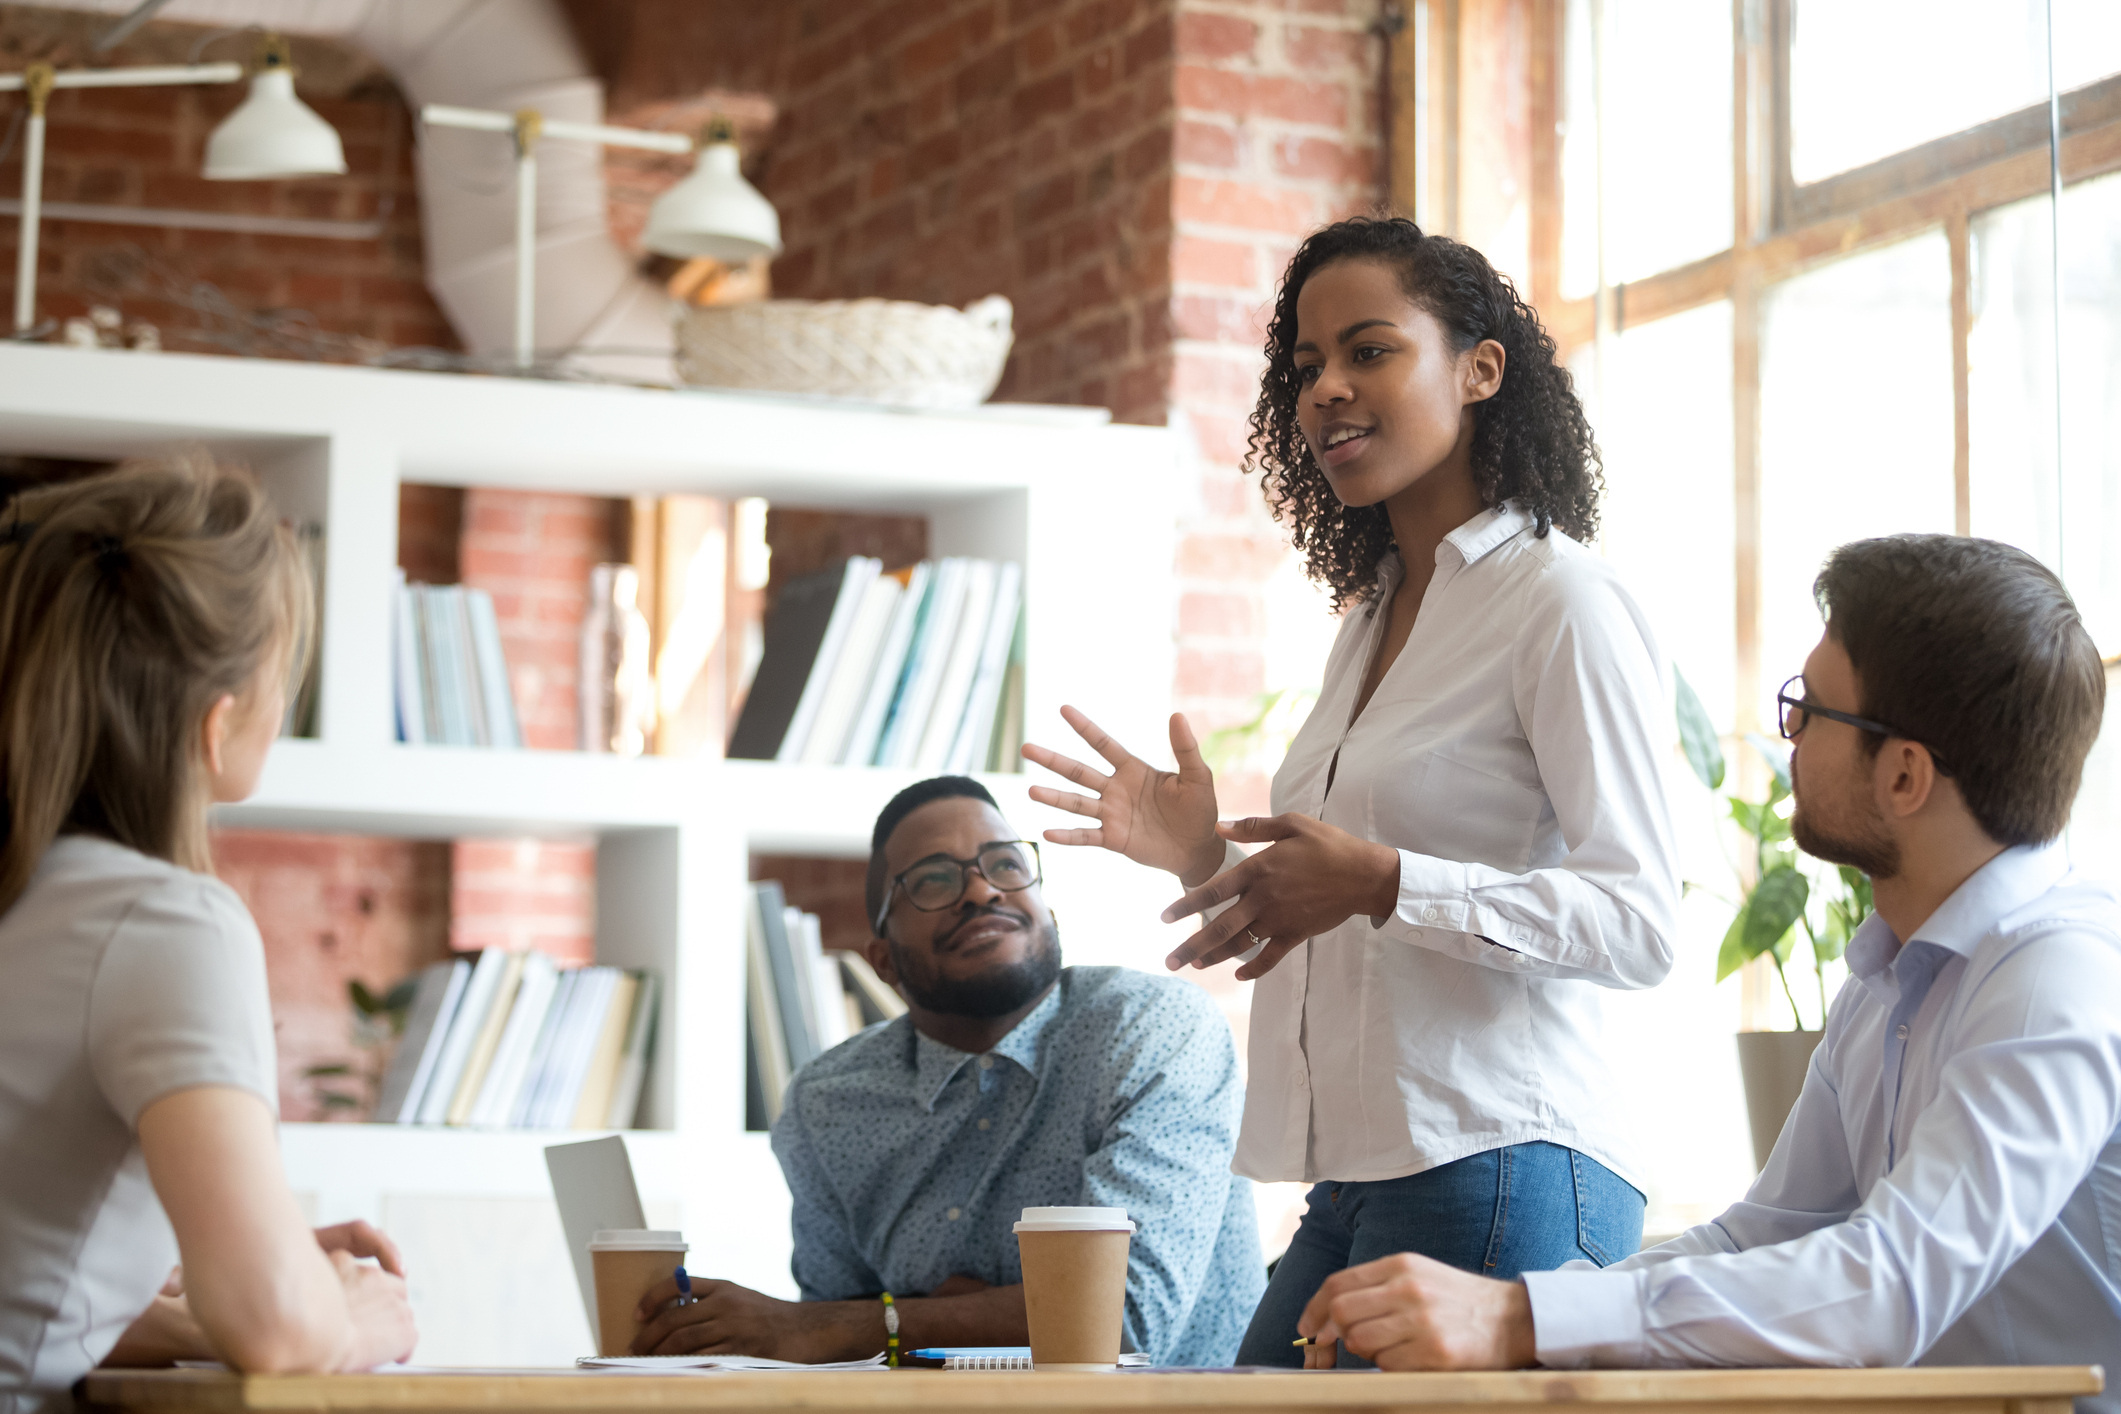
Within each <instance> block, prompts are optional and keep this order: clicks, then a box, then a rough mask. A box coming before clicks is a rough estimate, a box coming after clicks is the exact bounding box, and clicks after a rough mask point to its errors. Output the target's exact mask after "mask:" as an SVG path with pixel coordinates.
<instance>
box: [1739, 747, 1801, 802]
mask: <svg viewBox="0 0 2121 1414" xmlns="http://www.w3.org/2000/svg"><path fill="white" fill-rule="evenodd" d="M1745 739H1746V740H1747V741H1749V742H1751V743H1752V744H1753V750H1755V751H1757V752H1759V753H1760V759H1761V760H1763V761H1765V762H1767V763H1768V769H1769V770H1770V771H1773V772H1774V773H1775V784H1776V785H1778V786H1781V787H1782V795H1788V794H1789V793H1790V757H1789V753H1788V752H1786V751H1784V750H1783V749H1782V748H1781V747H1779V746H1777V745H1775V743H1774V742H1772V741H1769V740H1768V739H1767V738H1766V737H1764V736H1762V735H1761V734H1760V733H1759V732H1747V733H1746V734H1745ZM1781 798H1782V796H1776V797H1775V799H1777V800H1780V799H1781Z"/></svg>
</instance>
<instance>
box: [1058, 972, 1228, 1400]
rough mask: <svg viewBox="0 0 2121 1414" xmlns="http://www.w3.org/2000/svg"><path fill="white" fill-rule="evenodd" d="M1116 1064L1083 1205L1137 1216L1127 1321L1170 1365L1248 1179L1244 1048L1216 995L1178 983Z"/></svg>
mask: <svg viewBox="0 0 2121 1414" xmlns="http://www.w3.org/2000/svg"><path fill="white" fill-rule="evenodd" d="M1112 1064H1113V1066H1114V1067H1115V1070H1116V1085H1115V1093H1116V1094H1117V1095H1118V1096H1119V1100H1118V1103H1117V1105H1116V1108H1115V1111H1114V1113H1113V1114H1112V1116H1111V1118H1110V1120H1109V1122H1108V1123H1107V1125H1106V1127H1105V1130H1104V1133H1103V1135H1102V1136H1101V1137H1100V1139H1099V1142H1098V1143H1097V1146H1096V1147H1095V1149H1094V1150H1093V1151H1092V1152H1091V1153H1090V1155H1089V1157H1088V1158H1087V1160H1086V1161H1085V1163H1084V1166H1083V1178H1084V1185H1083V1186H1084V1196H1083V1202H1085V1203H1086V1204H1089V1205H1092V1206H1096V1207H1109V1208H1124V1209H1126V1211H1127V1215H1128V1217H1130V1218H1132V1219H1133V1221H1134V1223H1135V1226H1136V1232H1135V1234H1134V1238H1133V1243H1132V1246H1131V1248H1130V1251H1129V1254H1128V1261H1127V1304H1126V1314H1125V1330H1126V1334H1127V1337H1128V1339H1130V1340H1131V1341H1132V1342H1133V1344H1134V1348H1135V1349H1137V1350H1140V1351H1143V1352H1145V1353H1146V1354H1148V1355H1149V1357H1150V1358H1151V1359H1152V1360H1154V1361H1155V1362H1156V1363H1157V1364H1167V1363H1171V1356H1172V1354H1173V1352H1174V1348H1175V1346H1176V1344H1177V1342H1178V1341H1179V1340H1180V1338H1181V1336H1182V1335H1183V1334H1184V1333H1185V1330H1186V1326H1187V1319H1188V1317H1189V1316H1190V1315H1191V1313H1192V1311H1193V1307H1194V1305H1195V1303H1196V1302H1197V1301H1199V1300H1200V1299H1201V1295H1202V1291H1203V1289H1204V1287H1205V1286H1206V1284H1207V1282H1208V1280H1209V1278H1210V1275H1211V1273H1210V1268H1211V1265H1212V1263H1213V1259H1214V1257H1215V1252H1216V1243H1217V1238H1218V1237H1219V1235H1220V1234H1221V1232H1222V1229H1223V1224H1224V1222H1225V1221H1226V1218H1227V1216H1228V1212H1229V1207H1230V1201H1231V1200H1230V1194H1231V1186H1232V1183H1233V1182H1234V1181H1237V1180H1233V1179H1232V1177H1231V1174H1230V1152H1231V1150H1232V1148H1233V1147H1234V1146H1235V1144H1236V1142H1237V1123H1238V1111H1239V1108H1240V1106H1241V1104H1242V1086H1241V1084H1240V1081H1239V1077H1238V1072H1237V1051H1236V1047H1235V1046H1234V1045H1233V1044H1232V1043H1231V1040H1230V1028H1229V1026H1228V1024H1227V1023H1226V1022H1225V1021H1224V1020H1223V1018H1222V1015H1221V1014H1220V1013H1219V1012H1218V1011H1217V1010H1216V1009H1215V1006H1214V1003H1213V1002H1211V1001H1210V1000H1209V999H1208V997H1207V996H1206V995H1205V994H1204V993H1201V992H1199V991H1197V990H1195V989H1193V988H1191V987H1174V988H1171V989H1169V990H1168V991H1166V992H1164V993H1162V994H1161V996H1160V998H1159V1000H1158V1002H1157V1004H1156V1005H1155V1006H1153V1007H1149V1008H1146V1009H1144V1010H1143V1011H1142V1012H1141V1013H1139V1014H1138V1015H1137V1016H1135V1017H1134V1018H1132V1019H1131V1021H1130V1023H1129V1024H1128V1026H1127V1027H1126V1028H1125V1030H1124V1031H1123V1032H1122V1033H1121V1034H1120V1035H1119V1037H1118V1038H1117V1039H1116V1042H1115V1045H1114V1048H1113V1055H1112ZM1246 1216H1247V1217H1249V1214H1247V1215H1246Z"/></svg>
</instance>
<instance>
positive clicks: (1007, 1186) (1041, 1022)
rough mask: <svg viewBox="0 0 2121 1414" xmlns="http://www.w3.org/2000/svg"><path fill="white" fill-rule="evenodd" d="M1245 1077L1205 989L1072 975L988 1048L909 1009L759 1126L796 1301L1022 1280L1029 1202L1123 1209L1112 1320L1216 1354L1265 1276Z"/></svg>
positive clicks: (1229, 1345)
mask: <svg viewBox="0 0 2121 1414" xmlns="http://www.w3.org/2000/svg"><path fill="white" fill-rule="evenodd" d="M1242 1104H1243V1086H1242V1085H1241V1084H1240V1083H1239V1080H1238V1072H1237V1050H1236V1047H1235V1046H1234V1045H1233V1044H1232V1043H1231V1039H1230V1027H1229V1023H1227V1022H1226V1021H1224V1020H1223V1017H1222V1014H1221V1013H1220V1012H1219V1011H1217V1010H1216V1008H1215V1004H1214V1003H1213V1002H1212V1001H1210V1000H1209V999H1208V997H1207V995H1206V994H1205V993H1203V992H1202V991H1201V990H1200V989H1199V988H1197V987H1193V986H1190V985H1188V984H1187V983H1185V982H1182V981H1179V980H1178V979H1176V978H1169V977H1155V976H1151V975H1150V974H1148V973H1145V972H1135V971H1132V970H1130V969H1127V968H1119V967H1070V968H1067V969H1065V970H1063V971H1062V973H1061V976H1060V982H1059V984H1058V985H1057V986H1055V987H1054V989H1053V990H1052V991H1051V992H1050V993H1048V994H1047V996H1046V999H1045V1000H1044V1001H1042V1002H1040V1003H1039V1005H1038V1006H1037V1007H1036V1008H1035V1009H1033V1011H1032V1012H1031V1014H1030V1015H1029V1016H1026V1017H1025V1018H1024V1019H1023V1020H1022V1021H1021V1022H1019V1023H1017V1025H1016V1027H1015V1029H1014V1030H1012V1031H1010V1033H1009V1034H1008V1035H1007V1036H1005V1037H1003V1038H1002V1040H1001V1043H1000V1044H999V1045H997V1046H995V1048H994V1049H993V1050H992V1051H989V1052H988V1053H987V1054H985V1055H981V1056H975V1055H969V1054H967V1053H966V1052H964V1051H957V1050H952V1049H951V1048H950V1047H948V1046H945V1045H942V1044H940V1043H938V1042H936V1041H933V1040H930V1039H929V1038H928V1037H926V1036H923V1035H921V1034H920V1033H919V1032H917V1031H915V1030H914V1029H913V1024H912V1022H911V1021H910V1020H908V1019H907V1018H905V1017H900V1018H899V1019H898V1020H896V1021H891V1022H886V1023H884V1024H882V1025H878V1026H872V1027H870V1028H869V1029H868V1030H866V1031H864V1032H862V1033H861V1034H860V1035H858V1036H856V1037H854V1038H853V1039H852V1040H850V1041H848V1042H846V1043H845V1044H843V1045H840V1046H836V1047H834V1048H833V1049H832V1050H830V1051H827V1052H826V1053H825V1054H824V1055H822V1056H819V1057H818V1058H817V1059H816V1060H815V1061H812V1062H811V1063H810V1064H809V1065H806V1066H804V1067H803V1069H802V1070H800V1071H798V1072H797V1073H796V1076H795V1079H794V1081H793V1082H792V1083H791V1084H790V1086H789V1089H788V1100H787V1104H786V1105H785V1106H784V1107H783V1109H782V1111H781V1117H780V1120H779V1121H778V1122H777V1123H776V1124H775V1125H774V1127H773V1152H774V1153H775V1154H776V1155H778V1156H779V1158H780V1161H781V1171H782V1172H783V1173H784V1174H786V1175H787V1179H788V1190H789V1193H790V1194H791V1195H792V1196H793V1198H794V1208H793V1212H792V1215H791V1226H792V1227H793V1230H794V1236H795V1256H794V1260H793V1263H792V1266H793V1269H794V1272H795V1279H796V1283H797V1285H798V1286H800V1287H801V1288H802V1293H803V1299H804V1300H806V1301H841V1300H849V1299H853V1298H856V1297H865V1296H873V1295H875V1294H876V1293H878V1292H880V1291H890V1292H892V1293H894V1294H896V1295H919V1294H920V1293H923V1292H926V1291H930V1290H933V1289H934V1288H935V1287H937V1286H939V1285H941V1284H942V1282H943V1281H944V1279H946V1278H948V1277H950V1276H952V1275H954V1274H956V1273H960V1272H962V1273H964V1274H966V1275H968V1276H974V1277H978V1278H979V1279H980V1280H982V1281H984V1282H986V1283H987V1284H988V1285H990V1286H1009V1285H1014V1284H1015V1283H1017V1282H1020V1281H1022V1280H1023V1270H1022V1267H1021V1266H1020V1265H1019V1263H1018V1258H1017V1248H1016V1235H1015V1233H1014V1231H1013V1230H1012V1228H1013V1225H1014V1224H1015V1222H1016V1220H1017V1219H1018V1217H1020V1216H1021V1215H1022V1212H1023V1210H1024V1209H1025V1208H1031V1207H1046V1206H1053V1205H1061V1206H1072V1205H1082V1206H1089V1207H1104V1208H1124V1209H1126V1210H1127V1216H1128V1217H1130V1218H1132V1219H1133V1220H1134V1222H1135V1224H1136V1227H1137V1231H1136V1232H1135V1234H1134V1239H1133V1244H1132V1248H1131V1250H1130V1252H1129V1256H1128V1264H1127V1306H1126V1316H1125V1326H1124V1329H1125V1334H1126V1337H1127V1339H1128V1340H1129V1341H1130V1342H1131V1343H1132V1348H1133V1349H1136V1350H1139V1351H1143V1352H1145V1353H1147V1354H1148V1355H1149V1357H1150V1358H1151V1359H1152V1360H1153V1361H1154V1362H1155V1363H1157V1364H1159V1365H1196V1366H1197V1365H1227V1364H1229V1363H1230V1362H1231V1360H1232V1359H1234V1358H1235V1357H1236V1353H1237V1343H1238V1341H1239V1339H1240V1338H1241V1337H1242V1336H1243V1335H1244V1331H1245V1324H1246V1322H1247V1321H1249V1320H1250V1319H1251V1316H1252V1308H1253V1307H1254V1306H1256V1305H1258V1304H1259V1297H1260V1293H1261V1292H1262V1291H1263V1290H1265V1288H1266V1268H1265V1265H1264V1263H1263V1261H1262V1260H1261V1257H1260V1253H1259V1232H1258V1226H1257V1221H1256V1219H1255V1217H1254V1215H1253V1208H1252V1187H1251V1184H1250V1183H1249V1182H1248V1181H1247V1180H1245V1179H1242V1178H1238V1177H1235V1176H1234V1175H1232V1174H1231V1172H1230V1155H1231V1152H1232V1150H1233V1149H1235V1147H1236V1145H1237V1122H1238V1112H1239V1110H1240V1108H1241V1107H1242Z"/></svg>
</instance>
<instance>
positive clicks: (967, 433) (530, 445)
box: [0, 344, 1176, 508]
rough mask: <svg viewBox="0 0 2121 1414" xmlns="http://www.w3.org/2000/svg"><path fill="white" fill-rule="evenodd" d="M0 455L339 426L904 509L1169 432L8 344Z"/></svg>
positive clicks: (652, 479)
mask: <svg viewBox="0 0 2121 1414" xmlns="http://www.w3.org/2000/svg"><path fill="white" fill-rule="evenodd" d="M0 389H4V390H6V391H5V392H0V451H8V452H20V453H32V454H43V455H56V456H85V457H115V456H127V455H138V454H142V453H147V452H152V451H154V450H157V449H160V448H164V447H169V446H173V445H186V444H193V445H195V444H197V443H200V442H205V443H207V444H209V445H212V446H217V447H221V448H224V449H226V450H228V451H231V452H237V453H242V454H246V455H249V456H251V457H254V458H256V457H269V456H271V455H272V454H274V453H275V452H277V451H279V450H284V449H286V448H289V447H290V446H292V445H295V444H299V443H302V442H305V441H312V440H316V439H324V438H335V437H341V438H344V439H346V440H348V441H352V442H358V443H360V444H362V445H364V446H368V447H373V448H376V449H378V450H379V451H382V452H383V454H384V455H385V456H387V457H391V458H392V459H394V460H395V461H396V462H397V465H398V472H399V475H400V477H401V478H402V479H404V480H408V481H422V480H431V481H439V482H442V483H444V484H449V485H493V486H510V487H516V488H520V489H524V490H545V491H571V492H579V493H583V494H591V495H607V496H608V495H654V494H663V493H669V492H678V491H693V492H700V493H704V494H710V495H754V494H756V495H771V496H773V497H774V498H776V499H780V500H783V501H787V502H790V503H793V504H810V505H849V506H854V505H865V506H877V507H889V506H894V505H897V506H904V507H907V508H918V507H922V506H927V505H932V504H934V503H936V502H948V501H963V500H969V499H980V498H985V497H991V496H992V495H994V494H995V493H996V492H998V491H1006V490H1008V489H1011V488H1020V487H1025V486H1029V485H1033V484H1035V483H1038V482H1040V481H1044V480H1048V479H1049V478H1065V477H1067V476H1069V475H1071V474H1075V473H1078V472H1079V471H1080V469H1081V468H1083V467H1085V466H1110V465H1112V464H1113V463H1114V462H1115V461H1122V462H1124V461H1129V460H1140V461H1143V462H1144V463H1145V464H1152V465H1161V466H1162V467H1164V468H1167V469H1168V468H1171V467H1172V466H1173V464H1174V453H1173V448H1174V447H1175V445H1176V444H1175V441H1174V440H1173V439H1172V437H1171V434H1170V433H1169V432H1168V431H1167V430H1165V429H1162V428H1149V427H1115V426H1110V425H1106V423H1105V421H1104V416H1103V415H1102V410H1101V409H1085V410H1083V411H1082V412H1081V413H1079V414H1077V413H1068V412H1064V411H1062V410H1059V409H1054V408H1036V409H1028V408H1027V409H1023V410H1021V411H1019V410H1014V409H1011V408H1008V407H1006V406H1004V407H986V408H981V409H976V410H972V411H968V412H963V413H954V412H933V411H915V410H897V409H888V408H877V407H870V406H866V405H861V404H853V403H842V402H834V401H829V400H824V399H791V398H774V397H760V396H753V395H745V394H738V393H719V392H710V391H706V390H700V389H682V390H659V389H649V388H626V387H611V386H599V385H590V384H572V383H552V382H539V381H534V380H529V379H520V378H495V377H470V376H465V375H460V374H438V373H418V372H406V371H398V370H385V369H371V368H348V367H343V366H333V365H323V364H302V363H293V362H286V361H280V360H270V359H237V358H221V357H214V356H210V355H195V354H173V353H169V354H136V353H128V352H123V351H111V350H90V349H68V348H59V347H55V346H51V345H23V344H16V345H6V346H0Z"/></svg>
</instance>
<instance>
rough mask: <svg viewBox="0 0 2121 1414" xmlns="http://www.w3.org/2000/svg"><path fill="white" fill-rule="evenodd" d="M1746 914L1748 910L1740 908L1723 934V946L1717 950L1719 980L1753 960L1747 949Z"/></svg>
mask: <svg viewBox="0 0 2121 1414" xmlns="http://www.w3.org/2000/svg"><path fill="white" fill-rule="evenodd" d="M1745 915H1746V910H1745V909H1743V908H1740V909H1739V910H1738V915H1737V917H1735V918H1733V919H1732V920H1731V926H1730V929H1729V930H1728V931H1727V932H1725V933H1724V935H1723V946H1722V947H1720V948H1718V949H1717V950H1716V980H1717V981H1718V982H1721V981H1722V980H1723V979H1724V978H1726V977H1728V976H1730V975H1731V974H1732V973H1733V972H1736V971H1737V970H1738V969H1739V968H1741V967H1743V966H1745V965H1746V963H1748V962H1750V961H1751V960H1752V959H1751V958H1750V957H1749V956H1748V955H1747V954H1746V951H1745Z"/></svg>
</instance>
